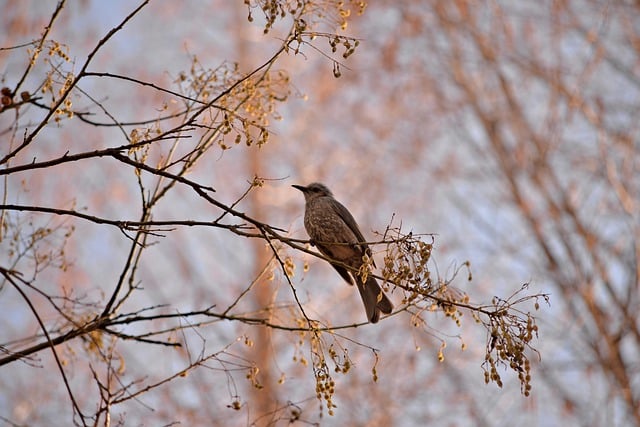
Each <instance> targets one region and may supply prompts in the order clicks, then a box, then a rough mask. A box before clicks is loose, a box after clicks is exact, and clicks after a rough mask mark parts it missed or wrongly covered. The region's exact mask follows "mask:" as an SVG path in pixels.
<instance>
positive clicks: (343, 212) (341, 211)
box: [331, 200, 376, 267]
mask: <svg viewBox="0 0 640 427" xmlns="http://www.w3.org/2000/svg"><path fill="white" fill-rule="evenodd" d="M331 206H332V207H333V209H334V210H335V212H336V213H337V214H338V215H339V216H340V218H342V220H343V221H344V223H345V224H347V226H348V227H349V229H350V230H351V231H352V232H353V234H354V235H355V236H356V239H358V242H360V243H364V242H366V239H365V238H364V236H363V235H362V232H361V231H360V228H358V224H357V223H356V220H355V219H354V218H353V215H351V212H349V210H348V209H347V208H345V207H344V205H343V204H342V203H340V202H338V201H337V200H336V201H335V203H332V204H331ZM360 246H362V249H363V250H364V252H365V253H366V254H367V255H369V257H370V258H371V260H372V261H373V256H372V255H371V249H369V245H367V244H364V245H360ZM373 266H374V267H375V266H376V264H375V262H374V263H373Z"/></svg>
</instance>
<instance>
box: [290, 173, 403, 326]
mask: <svg viewBox="0 0 640 427" xmlns="http://www.w3.org/2000/svg"><path fill="white" fill-rule="evenodd" d="M292 187H294V188H297V189H298V190H300V191H302V194H304V199H305V202H306V203H305V211H304V228H305V229H306V230H307V233H308V234H309V237H310V239H311V244H312V245H314V246H315V247H317V248H318V250H319V251H320V253H321V254H323V255H324V256H326V257H327V258H330V259H333V260H335V261H336V262H331V265H332V266H333V268H335V269H336V271H337V272H338V273H339V274H340V276H342V278H343V279H344V280H346V281H347V283H349V284H350V285H353V284H357V286H358V291H360V296H361V297H362V302H363V303H364V308H365V310H366V312H367V319H369V321H370V322H371V323H376V322H377V321H378V320H379V319H380V312H382V313H385V314H389V313H391V310H393V304H392V303H391V301H390V300H389V298H387V296H386V295H385V294H384V292H383V291H382V289H381V288H380V285H378V282H377V281H376V279H375V278H374V277H372V276H371V275H367V279H366V281H365V282H364V283H363V281H362V278H361V276H360V275H359V274H358V271H359V269H360V267H362V264H363V263H364V261H363V259H362V258H363V256H364V255H365V254H367V255H369V256H371V249H369V246H368V245H367V244H366V243H365V242H366V240H365V239H364V236H363V235H362V233H361V232H360V229H359V228H358V224H356V221H355V220H354V219H353V216H352V215H351V214H350V213H349V211H348V210H347V208H345V207H344V206H343V205H342V204H341V203H340V202H338V201H337V200H336V199H334V198H333V194H332V193H331V191H330V190H329V189H328V188H327V187H326V186H325V185H323V184H320V183H318V182H314V183H312V184H309V185H308V186H306V187H304V186H302V185H292ZM372 261H373V260H372ZM341 264H344V265H341ZM345 265H346V266H348V267H351V268H348V267H345ZM374 265H375V264H374Z"/></svg>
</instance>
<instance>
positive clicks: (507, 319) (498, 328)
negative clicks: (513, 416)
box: [482, 301, 538, 396]
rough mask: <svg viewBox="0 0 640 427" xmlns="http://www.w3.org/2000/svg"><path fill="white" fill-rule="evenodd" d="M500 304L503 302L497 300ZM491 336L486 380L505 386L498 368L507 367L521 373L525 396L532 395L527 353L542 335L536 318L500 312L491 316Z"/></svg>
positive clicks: (529, 364)
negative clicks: (539, 334) (534, 341)
mask: <svg viewBox="0 0 640 427" xmlns="http://www.w3.org/2000/svg"><path fill="white" fill-rule="evenodd" d="M494 302H495V303H497V304H500V303H501V301H494ZM490 321H491V335H490V338H489V342H488V344H487V351H486V354H485V361H484V362H483V364H482V366H483V369H484V380H485V382H486V383H488V382H489V381H492V382H495V383H496V384H497V385H498V387H502V379H501V377H500V374H499V373H498V366H505V367H508V368H509V369H511V370H513V371H515V372H517V373H518V379H519V381H520V387H521V391H522V394H524V395H525V396H529V395H530V392H531V362H530V360H529V358H528V356H527V354H526V350H527V348H530V342H531V341H532V340H533V339H534V338H537V336H538V326H537V325H536V324H535V319H534V318H533V317H532V316H531V315H530V314H527V315H526V318H522V317H519V316H517V315H514V314H508V313H507V311H506V310H500V311H496V312H495V315H494V316H492V317H491V319H490Z"/></svg>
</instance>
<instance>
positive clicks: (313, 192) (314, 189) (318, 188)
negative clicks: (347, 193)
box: [292, 182, 333, 201]
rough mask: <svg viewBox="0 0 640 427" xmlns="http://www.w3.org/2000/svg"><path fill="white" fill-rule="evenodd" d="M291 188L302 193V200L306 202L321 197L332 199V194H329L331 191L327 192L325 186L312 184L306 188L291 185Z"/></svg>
mask: <svg viewBox="0 0 640 427" xmlns="http://www.w3.org/2000/svg"><path fill="white" fill-rule="evenodd" d="M292 187H293V188H297V189H298V190H300V191H302V194H304V199H305V200H306V201H309V200H311V199H315V198H316V197H322V196H328V197H333V193H331V190H329V189H328V188H327V186H326V185H324V184H321V183H319V182H313V183H311V184H309V185H307V186H306V187H305V186H304V185H295V184H294V185H292Z"/></svg>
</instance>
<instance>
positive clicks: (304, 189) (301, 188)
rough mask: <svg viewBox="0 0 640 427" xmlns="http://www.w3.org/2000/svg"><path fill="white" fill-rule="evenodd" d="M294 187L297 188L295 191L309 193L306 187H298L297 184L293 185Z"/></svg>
mask: <svg viewBox="0 0 640 427" xmlns="http://www.w3.org/2000/svg"><path fill="white" fill-rule="evenodd" d="M292 187H293V188H295V189H298V190H300V191H302V192H303V193H305V192H306V191H307V187H305V186H304V185H296V184H293V185H292Z"/></svg>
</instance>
